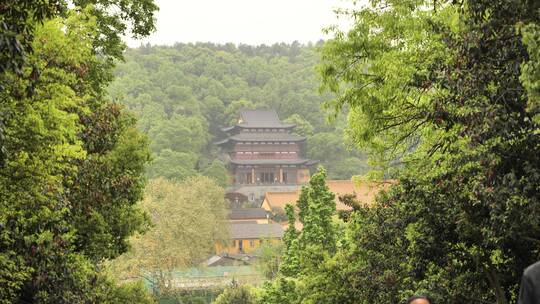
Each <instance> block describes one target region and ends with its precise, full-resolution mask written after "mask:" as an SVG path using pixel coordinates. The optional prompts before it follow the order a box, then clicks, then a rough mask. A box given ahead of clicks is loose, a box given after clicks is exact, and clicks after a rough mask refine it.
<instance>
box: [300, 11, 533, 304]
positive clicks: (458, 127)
mask: <svg viewBox="0 0 540 304" xmlns="http://www.w3.org/2000/svg"><path fill="white" fill-rule="evenodd" d="M352 14H354V20H355V26H354V27H353V29H352V30H351V31H350V32H348V33H346V34H345V33H340V32H337V33H336V37H335V39H333V40H331V41H329V42H328V43H327V44H326V45H325V47H324V49H323V64H322V65H321V67H320V71H321V73H322V76H323V81H324V86H325V88H327V89H330V90H332V91H333V92H335V93H336V94H337V98H336V99H335V101H334V102H332V103H330V104H329V106H335V107H336V108H337V109H339V108H341V107H342V106H346V107H348V108H349V109H350V112H349V124H350V127H349V129H348V130H347V134H348V135H349V136H350V138H351V139H352V140H353V141H354V142H355V143H356V144H357V145H358V146H360V147H367V148H369V149H370V156H371V157H372V159H373V160H374V161H375V162H376V163H377V164H379V165H381V166H383V168H385V166H388V165H393V164H395V163H396V159H397V160H398V161H399V162H400V165H399V166H395V167H394V170H393V171H390V173H391V174H395V176H396V177H398V182H397V184H396V185H395V186H394V187H393V188H392V189H391V190H390V191H389V192H388V193H387V194H384V195H381V196H380V197H379V198H378V199H377V203H376V204H375V205H374V206H372V207H370V208H365V207H360V208H359V207H358V206H357V207H356V208H355V212H353V213H352V215H351V217H350V218H349V221H348V224H347V227H346V230H345V234H344V236H343V237H342V238H341V239H340V240H338V247H337V248H338V250H337V252H336V254H334V255H333V256H332V257H329V258H326V259H324V262H323V263H322V264H321V265H320V266H319V267H318V268H317V269H318V270H317V271H313V272H306V273H308V275H304V276H302V277H301V280H300V281H298V282H297V283H296V288H295V290H294V291H291V294H293V295H294V297H299V296H300V297H301V298H302V302H306V303H399V302H402V301H403V300H404V299H406V298H407V297H408V296H410V295H411V294H413V293H429V294H430V295H431V296H432V297H433V298H434V299H435V301H436V302H451V303H460V302H484V303H509V302H512V301H514V300H515V298H516V293H517V283H518V282H519V276H520V275H521V272H522V270H523V269H524V268H525V267H526V266H527V265H528V264H531V263H533V262H534V261H536V260H537V259H538V252H540V247H539V246H538V244H539V243H538V242H537V240H538V235H539V233H540V222H539V221H538V218H539V215H540V214H539V213H538V210H540V209H539V208H538V206H539V204H540V197H539V195H538V193H540V192H539V191H538V190H539V189H538V185H539V182H540V179H539V178H540V168H539V166H538V164H540V159H539V155H540V151H539V150H538V149H539V147H540V145H539V141H538V136H536V135H537V134H538V130H539V126H538V122H537V121H536V119H535V117H534V116H535V115H536V110H535V102H536V99H535V98H536V96H535V92H536V91H535V90H536V80H537V79H536V78H537V77H536V73H535V70H533V69H534V68H533V67H534V66H535V64H536V61H537V60H536V59H537V56H536V46H535V45H536V40H537V39H536V26H537V25H538V23H539V22H540V15H539V14H538V9H537V6H536V7H535V6H534V5H533V4H532V3H531V2H528V1H517V2H512V3H509V2H506V1H465V2H463V3H433V2H429V1H384V2H383V1H372V2H371V3H370V4H369V5H366V6H364V7H362V8H359V9H357V10H355V11H354V12H352ZM523 24H526V25H527V26H526V27H522V25H523ZM518 29H522V31H521V33H523V35H524V36H523V37H522V36H521V35H519V33H520V32H519V31H518ZM519 66H521V67H522V70H521V71H520V69H519V68H517V67H519ZM386 173H388V172H386ZM308 197H309V196H308ZM307 201H308V202H309V199H307ZM304 205H305V203H304ZM304 208H305V207H304ZM300 209H301V210H302V208H300ZM301 217H302V215H301ZM303 217H309V216H308V215H303ZM305 229H306V228H304V230H305ZM302 233H304V232H302ZM300 252H301V249H300ZM336 282H338V283H336ZM381 291H384V292H381Z"/></svg>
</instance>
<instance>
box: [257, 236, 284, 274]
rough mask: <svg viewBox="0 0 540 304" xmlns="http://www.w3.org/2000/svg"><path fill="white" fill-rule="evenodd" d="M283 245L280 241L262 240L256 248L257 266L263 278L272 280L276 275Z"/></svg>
mask: <svg viewBox="0 0 540 304" xmlns="http://www.w3.org/2000/svg"><path fill="white" fill-rule="evenodd" d="M282 252H283V245H282V244H281V243H273V242H264V243H263V244H261V245H260V246H259V248H257V251H256V254H257V256H258V258H259V261H258V263H257V268H258V269H259V270H260V273H262V274H263V275H264V277H265V278H267V279H269V280H272V279H274V278H275V277H276V276H277V275H278V271H279V268H280V265H281V264H282V262H281V255H282Z"/></svg>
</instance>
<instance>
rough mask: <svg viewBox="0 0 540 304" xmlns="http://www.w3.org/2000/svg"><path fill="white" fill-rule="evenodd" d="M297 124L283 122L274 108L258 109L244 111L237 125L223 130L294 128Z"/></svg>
mask: <svg viewBox="0 0 540 304" xmlns="http://www.w3.org/2000/svg"><path fill="white" fill-rule="evenodd" d="M295 126H296V125H295V124H285V123H282V122H281V121H280V120H279V117H278V115H277V113H276V111H274V110H267V109H258V110H244V111H242V112H241V113H240V119H238V123H237V124H236V125H234V126H230V127H226V128H223V129H221V130H223V131H224V132H231V131H235V130H239V129H292V128H294V127H295Z"/></svg>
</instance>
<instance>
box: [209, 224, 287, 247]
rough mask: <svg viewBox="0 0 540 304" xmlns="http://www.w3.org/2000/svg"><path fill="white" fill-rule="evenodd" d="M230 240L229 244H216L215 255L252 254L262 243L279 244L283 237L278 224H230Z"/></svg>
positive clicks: (281, 229)
mask: <svg viewBox="0 0 540 304" xmlns="http://www.w3.org/2000/svg"><path fill="white" fill-rule="evenodd" d="M230 233H231V238H230V239H231V240H230V243H229V244H221V243H216V254H223V253H227V254H240V253H252V252H254V251H256V250H257V248H259V247H260V246H261V244H262V243H263V242H271V243H279V242H280V241H281V238H282V237H283V233H284V231H283V228H282V227H281V225H280V224H276V223H269V224H258V223H241V222H232V223H231V224H230Z"/></svg>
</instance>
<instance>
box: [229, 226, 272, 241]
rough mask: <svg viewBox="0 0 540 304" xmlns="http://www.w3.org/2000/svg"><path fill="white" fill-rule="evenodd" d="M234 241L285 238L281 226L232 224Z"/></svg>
mask: <svg viewBox="0 0 540 304" xmlns="http://www.w3.org/2000/svg"><path fill="white" fill-rule="evenodd" d="M231 237H232V239H265V238H281V237H283V228H282V227H281V225H279V224H240V223H232V224H231Z"/></svg>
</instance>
